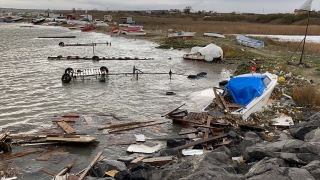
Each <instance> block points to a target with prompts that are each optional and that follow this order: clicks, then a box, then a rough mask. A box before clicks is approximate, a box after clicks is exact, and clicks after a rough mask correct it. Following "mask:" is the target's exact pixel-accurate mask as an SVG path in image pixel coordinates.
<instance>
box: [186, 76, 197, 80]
mask: <svg viewBox="0 0 320 180" xmlns="http://www.w3.org/2000/svg"><path fill="white" fill-rule="evenodd" d="M188 78H189V79H195V78H197V75H189V76H188Z"/></svg>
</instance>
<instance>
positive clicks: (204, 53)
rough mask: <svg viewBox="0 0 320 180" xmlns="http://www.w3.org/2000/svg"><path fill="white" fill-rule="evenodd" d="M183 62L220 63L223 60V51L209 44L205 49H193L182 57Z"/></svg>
mask: <svg viewBox="0 0 320 180" xmlns="http://www.w3.org/2000/svg"><path fill="white" fill-rule="evenodd" d="M183 59H184V60H196V61H208V62H210V61H221V60H222V59H223V50H222V49H221V47H219V46H217V45H215V44H209V45H207V46H205V47H198V46H196V47H193V48H191V51H190V53H187V54H184V55H183Z"/></svg>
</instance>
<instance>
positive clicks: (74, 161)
mask: <svg viewBox="0 0 320 180" xmlns="http://www.w3.org/2000/svg"><path fill="white" fill-rule="evenodd" d="M76 162H77V159H75V160H73V161H72V162H71V163H70V164H69V165H68V166H66V167H64V168H63V169H62V170H61V171H60V172H59V173H58V174H57V176H62V175H64V174H65V173H66V172H68V171H69V170H70V169H71V168H72V167H73V166H74V164H75V163H76Z"/></svg>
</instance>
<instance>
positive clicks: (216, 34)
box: [203, 32, 226, 38]
mask: <svg viewBox="0 0 320 180" xmlns="http://www.w3.org/2000/svg"><path fill="white" fill-rule="evenodd" d="M203 36H205V37H214V38H226V37H225V36H224V35H223V34H222V33H221V32H205V33H203Z"/></svg>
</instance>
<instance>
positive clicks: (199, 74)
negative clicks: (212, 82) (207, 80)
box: [197, 72, 207, 77]
mask: <svg viewBox="0 0 320 180" xmlns="http://www.w3.org/2000/svg"><path fill="white" fill-rule="evenodd" d="M206 75H207V73H206V72H201V73H198V74H197V76H200V77H204V76H206Z"/></svg>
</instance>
